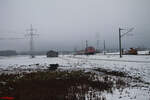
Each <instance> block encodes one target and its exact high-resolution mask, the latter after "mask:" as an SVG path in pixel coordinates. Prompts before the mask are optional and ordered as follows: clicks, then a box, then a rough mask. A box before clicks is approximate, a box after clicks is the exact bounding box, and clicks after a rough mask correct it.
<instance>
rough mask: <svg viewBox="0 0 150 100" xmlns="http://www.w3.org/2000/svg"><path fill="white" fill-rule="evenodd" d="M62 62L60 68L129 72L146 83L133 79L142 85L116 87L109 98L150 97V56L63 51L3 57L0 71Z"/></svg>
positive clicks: (143, 99) (140, 99)
mask: <svg viewBox="0 0 150 100" xmlns="http://www.w3.org/2000/svg"><path fill="white" fill-rule="evenodd" d="M56 63H58V64H59V65H60V69H77V68H81V69H93V68H104V69H111V70H115V71H120V72H126V73H128V74H129V75H130V76H132V77H135V78H140V79H141V80H142V81H143V82H145V83H133V85H140V87H136V88H126V89H124V90H123V92H122V94H120V92H118V90H114V93H113V95H112V94H105V93H104V95H105V96H106V98H107V99H106V100H130V99H132V100H150V86H149V85H150V56H144V55H140V56H133V55H124V56H123V58H119V55H102V54H97V55H94V56H93V55H90V56H83V55H76V56H74V55H60V56H59V57H58V58H47V57H46V56H37V57H36V58H33V59H31V58H29V56H15V57H0V73H3V72H15V71H16V72H17V70H19V71H20V70H24V69H45V68H47V66H49V64H56Z"/></svg>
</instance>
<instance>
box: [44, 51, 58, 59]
mask: <svg viewBox="0 0 150 100" xmlns="http://www.w3.org/2000/svg"><path fill="white" fill-rule="evenodd" d="M46 55H47V57H58V52H56V51H53V50H50V51H48V52H47V54H46Z"/></svg>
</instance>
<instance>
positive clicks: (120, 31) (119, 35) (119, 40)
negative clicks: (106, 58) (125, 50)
mask: <svg viewBox="0 0 150 100" xmlns="http://www.w3.org/2000/svg"><path fill="white" fill-rule="evenodd" d="M121 30H122V29H121V28H119V51H120V58H122V51H121Z"/></svg>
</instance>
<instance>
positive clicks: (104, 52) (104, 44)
mask: <svg viewBox="0 0 150 100" xmlns="http://www.w3.org/2000/svg"><path fill="white" fill-rule="evenodd" d="M104 55H106V52H105V40H104Z"/></svg>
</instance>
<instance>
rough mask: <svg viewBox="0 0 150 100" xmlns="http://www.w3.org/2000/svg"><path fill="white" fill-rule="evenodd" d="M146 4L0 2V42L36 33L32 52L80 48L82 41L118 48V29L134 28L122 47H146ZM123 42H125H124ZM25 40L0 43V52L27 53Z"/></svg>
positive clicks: (123, 0) (149, 32)
mask: <svg viewBox="0 0 150 100" xmlns="http://www.w3.org/2000/svg"><path fill="white" fill-rule="evenodd" d="M149 4H150V0H0V38H9V37H15V38H20V37H21V38H22V37H24V34H25V33H26V29H28V28H30V24H33V27H34V28H36V29H37V34H39V36H37V37H36V38H35V48H36V50H48V49H56V48H58V49H65V50H67V49H68V50H73V48H74V47H77V48H81V47H82V46H83V43H84V44H85V40H88V41H89V45H93V46H95V45H96V40H97V39H99V40H100V47H103V46H102V44H103V40H106V47H107V48H118V28H119V27H121V28H126V27H129V28H131V27H134V28H135V29H134V30H133V31H132V32H131V33H132V34H134V36H130V37H124V38H123V47H126V48H127V47H138V46H142V47H143V46H144V47H148V48H149V47H150V45H149V37H150V28H149V27H150V21H149V18H150V10H149V9H150V7H149ZM125 41H126V42H125ZM28 42H29V40H28V39H27V38H25V39H20V40H7V39H6V40H2V39H1V40H0V50H5V49H16V50H29V43H28Z"/></svg>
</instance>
